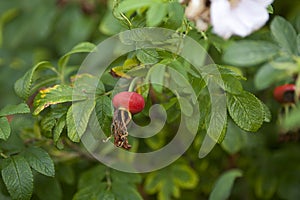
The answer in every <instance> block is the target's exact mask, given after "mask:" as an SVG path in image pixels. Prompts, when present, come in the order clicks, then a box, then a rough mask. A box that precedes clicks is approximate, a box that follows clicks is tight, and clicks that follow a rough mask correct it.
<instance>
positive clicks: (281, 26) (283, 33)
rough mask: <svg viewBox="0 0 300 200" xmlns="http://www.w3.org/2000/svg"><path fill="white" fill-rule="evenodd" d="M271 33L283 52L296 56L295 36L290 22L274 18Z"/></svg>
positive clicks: (281, 18) (277, 17) (278, 17)
mask: <svg viewBox="0 0 300 200" xmlns="http://www.w3.org/2000/svg"><path fill="white" fill-rule="evenodd" d="M271 33H272V36H273V37H274V39H275V40H276V41H277V42H278V44H279V45H280V46H281V47H282V48H283V49H284V50H286V51H287V52H289V53H291V54H295V55H296V54H297V42H296V41H297V34H296V31H295V29H294V28H293V26H292V25H291V23H290V22H288V21H287V20H285V19H284V18H283V17H280V16H276V17H275V18H274V20H273V21H272V23H271Z"/></svg>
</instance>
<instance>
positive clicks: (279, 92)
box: [273, 84, 296, 103]
mask: <svg viewBox="0 0 300 200" xmlns="http://www.w3.org/2000/svg"><path fill="white" fill-rule="evenodd" d="M295 91H296V86H295V85H294V84H285V85H280V86H277V87H276V88H275V89H274V91H273V96H274V98H275V100H276V101H278V102H279V103H294V102H295V99H294V98H295Z"/></svg>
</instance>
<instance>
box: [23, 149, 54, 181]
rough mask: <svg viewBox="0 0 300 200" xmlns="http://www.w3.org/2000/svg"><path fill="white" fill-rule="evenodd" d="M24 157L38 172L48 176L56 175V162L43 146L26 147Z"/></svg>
mask: <svg viewBox="0 0 300 200" xmlns="http://www.w3.org/2000/svg"><path fill="white" fill-rule="evenodd" d="M24 157H25V159H26V160H27V162H28V163H29V165H30V166H31V167H32V168H33V169H35V170H36V171H37V172H39V173H41V174H44V175H46V176H52V177H53V176H54V174H55V170H54V163H53V161H52V159H51V157H50V156H49V154H48V153H47V152H46V151H45V150H43V149H41V148H35V147H30V148H28V149H26V151H25V153H24Z"/></svg>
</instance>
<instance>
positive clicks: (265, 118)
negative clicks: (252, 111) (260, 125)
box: [261, 102, 272, 122]
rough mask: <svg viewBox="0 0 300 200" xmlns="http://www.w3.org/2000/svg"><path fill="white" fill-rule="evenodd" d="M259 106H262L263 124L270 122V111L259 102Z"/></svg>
mask: <svg viewBox="0 0 300 200" xmlns="http://www.w3.org/2000/svg"><path fill="white" fill-rule="evenodd" d="M261 104H262V106H263V108H264V122H271V119H272V114H271V111H270V109H269V108H268V106H267V105H266V104H264V103H263V102H261Z"/></svg>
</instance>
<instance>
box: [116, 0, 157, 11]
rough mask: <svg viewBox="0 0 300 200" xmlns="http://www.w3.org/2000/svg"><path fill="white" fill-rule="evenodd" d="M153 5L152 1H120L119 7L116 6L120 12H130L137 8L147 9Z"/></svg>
mask: <svg viewBox="0 0 300 200" xmlns="http://www.w3.org/2000/svg"><path fill="white" fill-rule="evenodd" d="M153 3H155V1H154V0H143V1H140V0H126V1H122V2H121V3H120V4H119V6H118V10H119V11H120V12H127V11H130V10H137V9H139V8H142V7H149V6H151V5H152V4H153Z"/></svg>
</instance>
